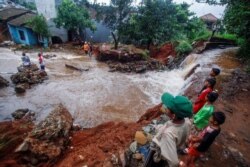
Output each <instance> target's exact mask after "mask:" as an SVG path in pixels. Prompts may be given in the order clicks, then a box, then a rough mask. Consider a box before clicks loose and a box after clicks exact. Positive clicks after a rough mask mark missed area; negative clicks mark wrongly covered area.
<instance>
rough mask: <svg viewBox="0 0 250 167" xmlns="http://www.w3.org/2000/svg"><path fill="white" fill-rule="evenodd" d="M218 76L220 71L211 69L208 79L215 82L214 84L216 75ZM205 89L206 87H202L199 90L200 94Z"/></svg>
mask: <svg viewBox="0 0 250 167" xmlns="http://www.w3.org/2000/svg"><path fill="white" fill-rule="evenodd" d="M219 74H220V69H219V68H212V69H211V71H210V74H209V76H210V77H209V78H213V79H214V80H215V83H216V76H217V75H219ZM205 89H206V87H205V86H204V87H203V88H202V89H201V91H200V93H201V92H202V91H203V90H205Z"/></svg>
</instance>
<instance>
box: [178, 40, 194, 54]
mask: <svg viewBox="0 0 250 167" xmlns="http://www.w3.org/2000/svg"><path fill="white" fill-rule="evenodd" d="M175 50H176V52H177V53H179V54H187V53H189V52H191V51H192V50H193V47H192V45H191V44H190V43H189V42H188V41H180V43H179V45H178V46H177V47H176V48H175Z"/></svg>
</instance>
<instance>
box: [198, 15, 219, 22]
mask: <svg viewBox="0 0 250 167" xmlns="http://www.w3.org/2000/svg"><path fill="white" fill-rule="evenodd" d="M200 18H201V19H202V20H203V21H208V22H217V20H218V18H217V17H215V16H214V15H213V14H211V13H208V14H205V15H203V16H201V17H200Z"/></svg>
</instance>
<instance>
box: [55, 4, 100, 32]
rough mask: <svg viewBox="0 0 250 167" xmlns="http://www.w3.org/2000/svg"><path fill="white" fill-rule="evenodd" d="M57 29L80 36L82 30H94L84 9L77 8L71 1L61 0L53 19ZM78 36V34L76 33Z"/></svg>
mask: <svg viewBox="0 0 250 167" xmlns="http://www.w3.org/2000/svg"><path fill="white" fill-rule="evenodd" d="M54 21H55V24H56V26H57V27H61V26H62V27H64V28H65V29H67V30H68V31H69V32H70V33H73V32H75V33H76V32H78V31H79V33H80V34H82V29H85V28H90V29H91V30H92V31H94V30H95V27H94V24H93V23H92V21H91V19H90V16H89V13H88V11H87V10H86V9H85V8H84V7H78V6H77V5H76V4H75V3H74V2H72V1H71V0H63V2H62V4H61V5H60V6H59V7H58V9H57V18H55V19H54ZM77 34H78V33H77Z"/></svg>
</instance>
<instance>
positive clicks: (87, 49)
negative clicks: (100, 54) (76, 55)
mask: <svg viewBox="0 0 250 167" xmlns="http://www.w3.org/2000/svg"><path fill="white" fill-rule="evenodd" d="M82 49H83V51H84V53H85V55H88V56H89V57H91V55H92V50H93V47H92V45H91V43H90V42H87V41H85V42H84V44H83V46H82Z"/></svg>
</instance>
